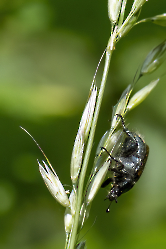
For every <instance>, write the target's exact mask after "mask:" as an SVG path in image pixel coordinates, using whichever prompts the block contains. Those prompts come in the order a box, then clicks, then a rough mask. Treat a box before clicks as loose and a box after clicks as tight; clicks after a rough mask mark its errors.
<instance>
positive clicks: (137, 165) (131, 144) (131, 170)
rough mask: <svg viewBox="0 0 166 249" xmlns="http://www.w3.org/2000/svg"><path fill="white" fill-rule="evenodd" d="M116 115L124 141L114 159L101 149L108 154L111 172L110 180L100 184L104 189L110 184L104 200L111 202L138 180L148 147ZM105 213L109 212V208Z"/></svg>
mask: <svg viewBox="0 0 166 249" xmlns="http://www.w3.org/2000/svg"><path fill="white" fill-rule="evenodd" d="M116 115H117V116H118V117H120V118H121V122H122V126H123V131H124V133H123V134H124V140H123V142H122V144H121V147H120V148H118V151H117V152H116V154H115V157H113V156H112V155H111V154H110V153H109V152H108V151H107V149H106V148H104V147H102V148H101V149H103V150H105V151H106V152H107V153H108V155H109V157H110V158H109V160H110V168H109V170H111V171H112V172H113V176H112V178H108V179H107V180H106V181H104V183H103V184H102V187H105V186H107V185H108V184H109V183H110V182H112V187H111V190H110V191H109V193H108V195H107V196H106V199H109V200H110V201H111V202H112V201H114V200H115V202H117V198H118V197H119V196H120V195H121V194H123V193H125V192H127V191H129V190H130V189H131V188H132V187H133V186H134V185H135V183H136V182H137V181H138V180H139V178H140V176H141V174H142V172H143V170H144V167H145V164H146V161H147V158H148V154H149V146H148V145H147V144H146V143H145V142H144V141H143V140H142V138H141V137H140V136H139V135H137V133H135V132H131V131H129V130H128V129H127V128H126V126H125V124H124V119H123V117H122V116H121V115H120V114H116ZM113 161H114V162H115V163H114V166H112V162H113ZM110 204H111V203H110ZM109 206H110V205H109ZM106 211H107V212H109V207H108V209H107V210H106Z"/></svg>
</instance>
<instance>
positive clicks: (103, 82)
mask: <svg viewBox="0 0 166 249" xmlns="http://www.w3.org/2000/svg"><path fill="white" fill-rule="evenodd" d="M112 52H113V50H108V51H107V52H106V58H105V65H104V71H103V76H102V80H101V86H100V90H99V94H98V98H97V103H96V108H95V113H94V118H93V121H92V126H91V132H90V135H89V139H88V144H87V149H86V153H85V157H84V162H83V165H82V170H81V174H80V178H79V184H78V195H77V207H76V213H75V220H74V226H73V229H72V231H71V236H70V239H69V243H68V246H67V249H74V247H75V243H76V238H77V229H78V221H79V213H80V207H81V203H82V196H83V191H84V179H85V175H86V170H87V167H88V162H89V158H90V153H91V150H92V146H93V140H94V135H95V130H96V124H97V120H98V116H99V111H100V107H101V102H102V98H103V94H104V89H105V85H106V81H107V76H108V71H109V66H110V61H111V56H112Z"/></svg>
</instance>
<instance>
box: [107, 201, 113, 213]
mask: <svg viewBox="0 0 166 249" xmlns="http://www.w3.org/2000/svg"><path fill="white" fill-rule="evenodd" d="M111 203H112V201H110V204H109V206H108V208H107V209H106V213H109V212H110V206H111Z"/></svg>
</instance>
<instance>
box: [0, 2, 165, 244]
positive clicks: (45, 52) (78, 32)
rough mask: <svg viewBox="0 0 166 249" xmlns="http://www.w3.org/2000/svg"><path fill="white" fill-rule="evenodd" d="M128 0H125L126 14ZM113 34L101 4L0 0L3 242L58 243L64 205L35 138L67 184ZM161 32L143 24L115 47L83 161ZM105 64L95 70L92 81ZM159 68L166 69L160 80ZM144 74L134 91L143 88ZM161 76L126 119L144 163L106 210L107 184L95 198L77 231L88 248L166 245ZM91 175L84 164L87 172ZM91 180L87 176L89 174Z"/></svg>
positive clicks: (153, 9)
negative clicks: (141, 146) (50, 184)
mask: <svg viewBox="0 0 166 249" xmlns="http://www.w3.org/2000/svg"><path fill="white" fill-rule="evenodd" d="M131 3H132V1H129V2H128V7H127V8H128V10H129V7H130V4H131ZM163 12H166V3H165V1H163V0H158V1H155V0H151V1H148V2H147V3H146V4H145V5H144V7H143V10H142V13H141V16H140V19H141V18H145V17H150V16H154V15H157V14H161V13H163ZM109 33H110V23H109V20H108V17H107V1H102V0H101V1H95V0H91V1H89V0H86V1H77V0H70V1H63V0H55V1H53V0H38V1H37V0H36V1H35V0H24V1H22V0H14V1H9V0H1V1H0V130H1V140H0V141H1V150H0V153H1V170H0V172H1V173H0V231H1V232H0V248H1V249H15V248H17V249H18V248H20V249H38V248H40V249H45V248H47V249H55V248H64V243H65V233H64V227H63V215H64V211H65V209H64V208H63V207H62V206H60V205H59V204H58V203H57V202H56V201H55V200H54V199H53V197H52V196H51V195H50V193H49V192H48V190H47V188H46V187H45V184H44V182H43V180H42V178H41V176H40V174H39V172H38V165H37V161H36V159H37V158H38V159H39V160H40V161H41V160H42V159H43V156H42V154H41V152H40V151H39V149H38V148H37V146H36V145H35V143H34V142H33V141H32V139H31V138H30V137H29V136H28V135H27V134H26V133H25V132H23V131H22V130H21V129H20V128H19V126H20V125H21V126H23V127H24V128H25V129H27V130H28V131H29V132H30V133H31V134H32V135H33V136H34V138H35V139H36V140H37V141H38V143H39V144H40V146H41V147H42V149H43V150H44V152H45V153H46V155H47V157H48V158H49V160H50V162H51V163H52V165H53V167H54V169H55V171H56V172H57V174H58V176H59V178H60V179H61V181H62V182H63V184H64V185H65V188H66V189H69V190H71V181H70V157H71V151H72V146H73V142H74V139H75V135H76V132H77V129H78V124H79V120H80V117H81V114H82V111H83V108H84V105H85V102H86V99H87V96H88V92H89V88H90V85H91V82H92V78H93V74H94V72H95V69H96V66H97V63H98V61H99V58H100V56H101V54H102V52H103V50H104V48H105V47H106V44H107V41H108V38H109ZM165 38H166V28H164V27H160V26H157V25H153V24H150V23H147V24H146V23H145V24H140V25H139V26H136V27H135V28H134V29H133V30H131V32H130V33H129V34H128V35H127V36H126V37H124V38H123V39H122V40H121V41H120V42H119V43H118V44H117V46H116V50H115V52H114V54H113V57H112V62H111V68H110V74H109V78H108V82H107V86H106V91H105V95H104V101H103V104H102V108H101V112H100V117H99V124H98V128H97V131H96V138H95V143H94V148H93V153H92V158H91V163H90V166H91V165H92V164H93V158H94V156H95V149H96V147H97V144H98V142H99V140H100V138H101V136H102V135H103V134H104V133H105V131H106V130H107V129H109V124H110V123H109V120H110V118H111V111H112V106H113V105H115V104H116V102H117V100H118V99H119V97H120V95H121V93H122V91H123V90H124V89H125V87H126V86H127V85H128V84H129V83H130V82H131V81H132V79H133V77H134V74H135V72H136V70H137V68H138V66H139V65H140V64H141V62H142V61H143V60H144V58H145V56H146V55H147V53H148V52H149V51H150V50H151V49H152V48H153V47H155V46H156V45H158V44H159V43H160V42H162V41H163V40H164V39H165ZM102 70H103V62H102V63H101V66H100V68H99V71H98V74H97V85H98V86H99V84H100V79H101V75H102ZM164 71H165V65H163V66H162V67H161V69H160V70H159V71H158V72H157V76H158V75H161V74H162V73H164ZM151 79H155V76H154V75H150V76H149V77H144V80H141V81H140V82H139V84H138V85H137V86H136V89H135V90H138V89H140V88H141V87H143V86H144V85H146V84H148V83H149V82H150V80H151ZM165 81H166V77H163V78H162V80H161V82H160V83H159V84H158V86H157V87H156V89H155V90H154V91H153V92H152V93H151V94H150V96H149V97H148V98H147V99H146V100H145V102H144V103H142V104H141V105H140V106H138V107H137V108H136V109H135V110H133V111H132V112H131V113H129V115H128V116H127V122H128V123H130V125H129V127H130V129H134V130H136V131H138V132H140V133H141V134H143V135H144V138H145V140H146V142H147V144H148V145H149V147H150V155H149V160H148V163H147V166H146V169H145V171H144V174H143V176H142V177H141V179H140V181H139V182H138V184H136V186H135V187H134V188H133V189H132V190H131V191H129V192H128V193H127V194H125V195H123V196H121V197H120V198H119V199H118V204H115V203H113V204H112V206H111V212H110V213H109V214H107V213H106V212H105V210H106V208H107V206H108V202H106V201H104V198H105V196H106V194H107V189H101V190H100V191H99V194H98V195H97V197H96V198H95V200H94V203H93V205H92V209H91V215H90V218H89V220H88V221H87V223H86V225H85V227H84V229H83V231H82V235H84V234H86V233H87V234H86V235H85V237H84V239H86V242H87V248H95V249H101V248H111V249H114V248H116V249H117V248H118V249H119V248H132V249H139V248H142V249H144V248H146V249H147V248H151V249H153V248H158V249H160V248H165V247H166V159H165V154H166V97H165V96H166V84H165ZM89 172H90V168H89ZM87 179H88V174H87Z"/></svg>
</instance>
